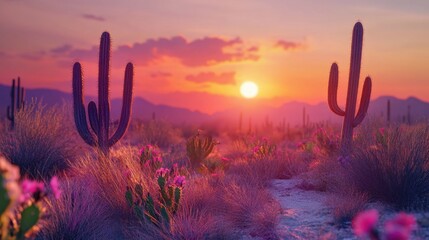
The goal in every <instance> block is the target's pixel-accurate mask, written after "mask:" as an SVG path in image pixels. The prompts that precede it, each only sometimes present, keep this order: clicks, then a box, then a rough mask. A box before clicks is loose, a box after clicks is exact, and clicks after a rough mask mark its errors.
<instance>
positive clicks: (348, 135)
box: [328, 22, 372, 155]
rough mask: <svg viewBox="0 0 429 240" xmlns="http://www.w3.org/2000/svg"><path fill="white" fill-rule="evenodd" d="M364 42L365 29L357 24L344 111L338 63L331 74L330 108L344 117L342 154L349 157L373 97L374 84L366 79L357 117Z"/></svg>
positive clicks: (333, 65) (354, 31) (354, 30)
mask: <svg viewBox="0 0 429 240" xmlns="http://www.w3.org/2000/svg"><path fill="white" fill-rule="evenodd" d="M362 41H363V27H362V24H361V23H360V22H357V23H356V24H355V26H354V28H353V40H352V50H351V57H350V73H349V83H348V90H347V100H346V108H345V110H342V109H341V108H340V107H339V106H338V102H337V90H338V65H337V64H336V63H333V64H332V66H331V71H330V74H329V89H328V103H329V108H330V109H331V110H332V111H333V112H334V113H336V114H337V115H340V116H344V122H343V129H342V133H341V153H342V154H343V155H347V154H348V153H349V152H350V151H351V146H352V138H353V128H354V127H356V126H358V125H359V124H360V123H361V122H362V121H363V119H364V118H365V115H366V113H367V110H368V106H369V102H370V97H371V88H372V82H371V78H370V77H366V79H365V82H364V85H363V91H362V97H361V101H360V106H359V110H358V112H357V114H356V115H355V113H356V101H357V94H358V87H359V75H360V68H361V58H362Z"/></svg>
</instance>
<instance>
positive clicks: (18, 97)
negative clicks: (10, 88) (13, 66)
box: [16, 77, 21, 111]
mask: <svg viewBox="0 0 429 240" xmlns="http://www.w3.org/2000/svg"><path fill="white" fill-rule="evenodd" d="M16 94H17V95H16V110H17V111H19V109H20V105H21V102H20V101H21V78H20V77H18V86H17V88H16Z"/></svg>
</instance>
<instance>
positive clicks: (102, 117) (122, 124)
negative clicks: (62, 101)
mask: <svg viewBox="0 0 429 240" xmlns="http://www.w3.org/2000/svg"><path fill="white" fill-rule="evenodd" d="M109 61H110V35H109V33H108V32H104V33H103V34H102V35H101V42H100V57H99V66H98V109H97V106H96V104H95V102H93V101H91V102H90V103H89V104H88V118H89V123H90V126H91V128H92V130H93V132H94V133H92V132H91V131H90V130H89V127H88V123H87V119H86V113H85V104H84V99H83V80H82V67H81V65H80V63H79V62H76V63H75V64H74V66H73V110H74V120H75V124H76V127H77V130H78V132H79V135H80V136H81V137H82V138H83V140H84V141H85V142H86V143H87V144H89V145H90V146H93V147H97V148H99V150H101V152H102V153H104V154H106V155H107V154H108V152H109V148H110V147H111V146H113V145H114V144H115V143H116V142H117V141H119V139H121V138H122V137H123V136H124V134H125V132H126V130H127V128H128V124H129V121H130V116H131V104H132V89H133V64H132V63H128V64H127V66H126V68H125V79H124V92H123V101H122V111H121V118H120V121H119V124H118V128H117V129H116V132H115V133H114V134H113V135H112V136H111V137H110V136H109V124H110V103H109Z"/></svg>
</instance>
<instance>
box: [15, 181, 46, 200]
mask: <svg viewBox="0 0 429 240" xmlns="http://www.w3.org/2000/svg"><path fill="white" fill-rule="evenodd" d="M21 189H22V195H21V196H20V197H19V201H20V202H25V201H27V200H28V199H30V198H31V197H32V196H33V194H35V193H37V192H43V191H44V190H45V185H44V184H43V183H42V182H37V181H32V180H28V179H24V180H23V181H22V183H21Z"/></svg>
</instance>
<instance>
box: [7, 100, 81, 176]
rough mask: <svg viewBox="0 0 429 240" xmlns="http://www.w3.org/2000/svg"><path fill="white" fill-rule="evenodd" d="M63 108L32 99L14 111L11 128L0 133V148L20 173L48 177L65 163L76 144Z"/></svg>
mask: <svg viewBox="0 0 429 240" xmlns="http://www.w3.org/2000/svg"><path fill="white" fill-rule="evenodd" d="M66 110H67V107H65V106H64V107H59V106H55V107H51V108H46V107H45V106H43V105H42V104H41V103H35V102H32V103H31V104H28V105H27V106H26V108H25V111H19V112H18V113H17V114H16V116H15V130H13V131H10V132H6V133H4V134H3V136H1V137H0V152H1V153H2V154H3V155H4V156H5V157H6V158H7V159H9V160H10V161H11V162H12V163H13V164H16V165H18V166H19V167H20V171H21V174H22V175H28V176H29V177H31V178H37V179H49V178H51V177H52V176H53V175H56V174H57V173H59V172H62V171H64V170H65V169H67V168H68V167H69V161H70V160H71V159H72V158H73V157H75V155H76V153H77V148H78V147H79V145H78V144H76V134H75V130H74V129H73V128H74V123H73V122H72V121H71V119H70V116H68V115H67V114H65V112H66Z"/></svg>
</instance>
